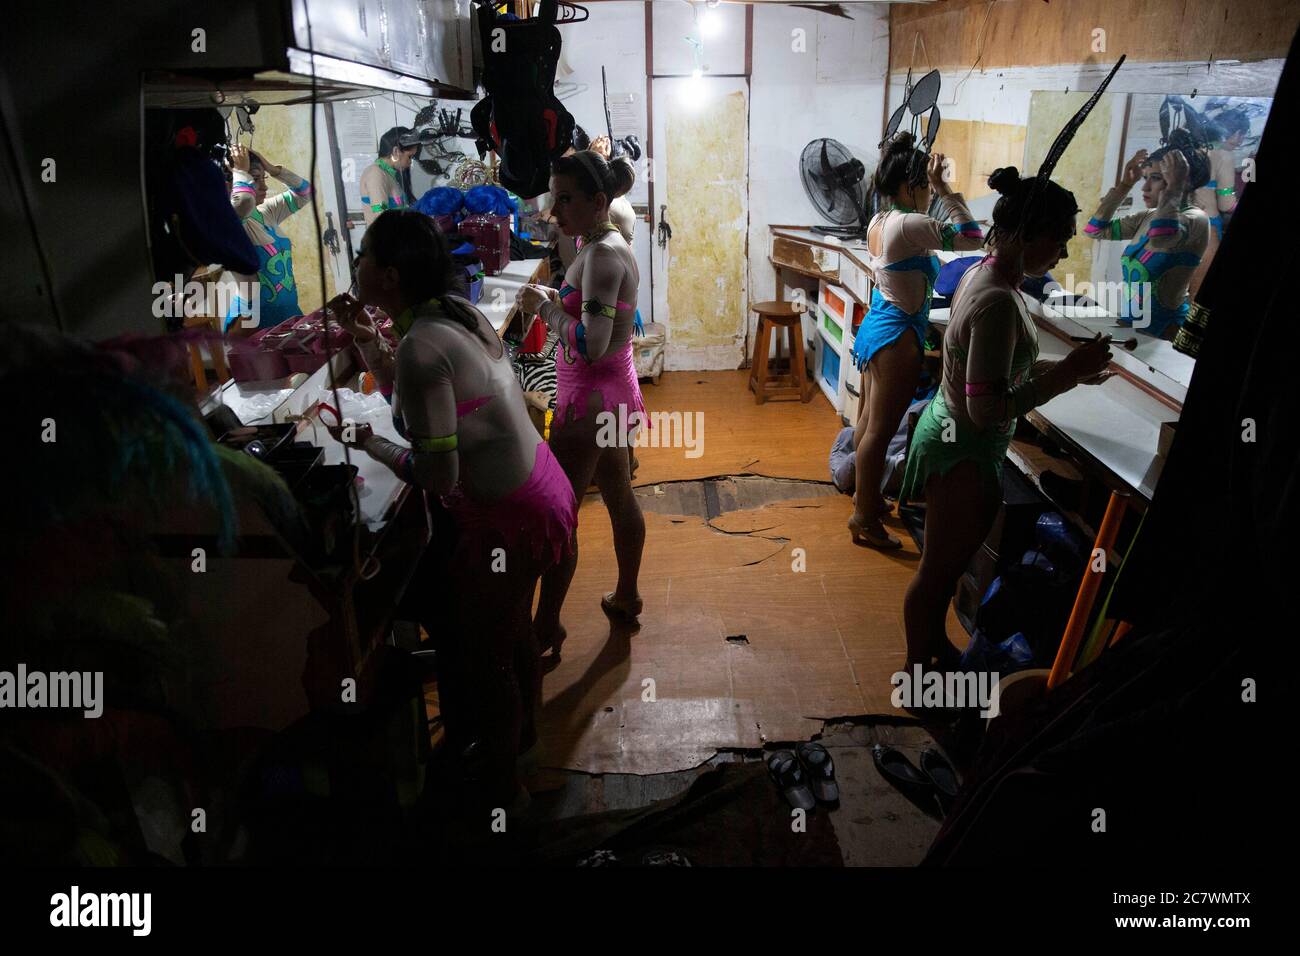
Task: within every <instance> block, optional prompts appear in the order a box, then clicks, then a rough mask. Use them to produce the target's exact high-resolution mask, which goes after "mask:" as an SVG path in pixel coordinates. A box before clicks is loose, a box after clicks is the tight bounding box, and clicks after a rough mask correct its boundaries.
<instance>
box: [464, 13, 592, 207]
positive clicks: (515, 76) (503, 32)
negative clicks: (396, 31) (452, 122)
mask: <svg viewBox="0 0 1300 956" xmlns="http://www.w3.org/2000/svg"><path fill="white" fill-rule="evenodd" d="M495 6H496V5H495V4H494V3H491V2H486V3H484V2H480V4H479V8H478V26H479V38H480V42H481V44H482V52H483V89H484V90H485V91H486V93H487V95H486V96H485V97H484V98H483V99H482V100H481V101H480V102H479V103H478V104H477V105H476V106H475V107H474V109H473V111H472V112H471V113H470V120H471V122H472V123H473V126H474V131H475V132H476V133H477V134H478V135H479V138H480V139H481V140H482V141H484V142H486V143H487V145H488V146H489V148H491V149H493V150H494V151H496V152H497V154H498V155H499V156H500V158H501V164H500V167H499V169H498V178H499V179H500V182H501V185H503V186H505V187H506V188H507V189H509V190H510V191H511V192H514V193H516V194H517V195H519V196H521V197H523V198H524V199H532V198H533V197H534V196H538V195H540V194H542V193H544V192H546V190H547V187H548V184H549V181H550V175H551V161H552V160H554V159H558V158H559V157H560V156H562V155H563V154H564V151H565V150H567V149H568V148H569V145H570V144H571V143H572V142H573V126H574V124H573V117H572V116H571V115H570V114H569V111H568V110H567V109H565V108H564V104H563V103H561V102H560V101H559V100H558V99H557V98H556V96H555V89H554V87H555V68H556V64H557V63H558V62H559V57H560V48H561V40H560V31H559V30H558V29H556V27H555V23H556V18H557V11H558V8H559V4H558V2H557V0H541V8H540V10H539V14H538V16H537V17H535V18H532V19H529V20H517V19H513V18H511V19H506V18H504V17H498V16H497V14H496V11H495V9H494V8H495Z"/></svg>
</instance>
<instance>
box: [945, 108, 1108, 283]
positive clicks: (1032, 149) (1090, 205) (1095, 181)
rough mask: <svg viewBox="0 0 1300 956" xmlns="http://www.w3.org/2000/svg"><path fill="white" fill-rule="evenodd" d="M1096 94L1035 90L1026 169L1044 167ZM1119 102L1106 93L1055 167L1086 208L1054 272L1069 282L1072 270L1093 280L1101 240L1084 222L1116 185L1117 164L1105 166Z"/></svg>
mask: <svg viewBox="0 0 1300 956" xmlns="http://www.w3.org/2000/svg"><path fill="white" fill-rule="evenodd" d="M1091 95H1092V94H1091V93H1089V92H1086V91H1085V92H1079V93H1055V92H1046V91H1042V90H1040V91H1036V92H1035V93H1033V94H1032V95H1031V97H1030V100H1029V137H1028V149H1027V151H1026V156H1027V157H1028V158H1029V169H1028V170H1024V171H1022V172H1023V173H1024V174H1025V175H1028V174H1030V173H1036V172H1038V164H1039V163H1041V162H1042V161H1043V157H1044V156H1046V155H1047V151H1048V149H1050V148H1051V146H1052V142H1053V140H1055V139H1056V137H1057V134H1058V133H1060V132H1061V128H1062V127H1063V126H1064V125H1065V124H1066V123H1067V122H1068V121H1069V119H1070V117H1071V116H1073V115H1074V114H1075V113H1076V112H1077V111H1078V109H1079V107H1081V106H1082V105H1083V104H1084V103H1086V102H1087V100H1088V97H1089V96H1091ZM1114 104H1115V97H1114V96H1113V95H1111V94H1110V93H1103V94H1102V97H1101V99H1100V100H1098V101H1097V105H1096V106H1094V107H1093V108H1092V112H1091V113H1089V114H1088V118H1087V120H1085V121H1084V124H1083V126H1082V127H1080V129H1079V132H1078V133H1077V134H1076V135H1075V137H1074V139H1073V140H1072V141H1071V143H1070V146H1069V148H1068V149H1067V150H1066V151H1065V155H1064V156H1062V157H1061V161H1060V162H1059V163H1057V164H1056V169H1055V170H1054V171H1053V173H1052V181H1053V182H1056V183H1059V184H1060V185H1062V186H1064V187H1065V188H1066V189H1068V190H1070V192H1072V193H1074V200H1075V202H1076V203H1078V206H1079V209H1080V212H1079V215H1078V216H1076V217H1075V223H1076V226H1077V229H1078V235H1076V236H1075V238H1073V239H1071V240H1070V242H1069V243H1068V245H1067V248H1068V249H1069V251H1070V254H1069V256H1067V257H1066V258H1064V259H1062V260H1061V261H1060V262H1059V263H1057V264H1056V267H1055V268H1053V269H1052V278H1053V279H1055V280H1056V281H1057V282H1059V283H1061V284H1062V285H1064V286H1067V287H1069V284H1068V283H1067V282H1066V276H1069V275H1073V276H1074V281H1075V282H1091V281H1092V257H1093V251H1094V247H1095V241H1094V240H1092V239H1087V238H1085V237H1084V235H1083V226H1084V223H1086V222H1087V221H1088V217H1089V216H1090V215H1092V212H1093V210H1094V209H1096V208H1097V203H1098V202H1099V201H1100V200H1101V197H1102V194H1103V193H1105V192H1106V190H1107V189H1109V188H1110V186H1111V185H1112V183H1113V180H1114V170H1110V171H1109V172H1108V171H1107V170H1105V169H1104V168H1103V167H1104V165H1105V162H1106V144H1107V142H1108V141H1109V139H1110V120H1111V110H1112V109H1114ZM939 135H940V136H942V135H943V133H942V132H940V134H939Z"/></svg>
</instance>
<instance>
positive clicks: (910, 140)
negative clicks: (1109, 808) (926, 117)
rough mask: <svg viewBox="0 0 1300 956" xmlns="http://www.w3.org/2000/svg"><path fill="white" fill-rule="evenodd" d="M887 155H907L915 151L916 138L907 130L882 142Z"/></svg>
mask: <svg viewBox="0 0 1300 956" xmlns="http://www.w3.org/2000/svg"><path fill="white" fill-rule="evenodd" d="M883 145H884V150H885V152H887V153H907V152H911V151H912V150H914V149H916V137H915V136H913V135H912V133H911V132H910V131H909V130H902V131H900V132H897V133H895V134H894V135H893V136H891V137H889V139H887V140H885V142H884V144H883Z"/></svg>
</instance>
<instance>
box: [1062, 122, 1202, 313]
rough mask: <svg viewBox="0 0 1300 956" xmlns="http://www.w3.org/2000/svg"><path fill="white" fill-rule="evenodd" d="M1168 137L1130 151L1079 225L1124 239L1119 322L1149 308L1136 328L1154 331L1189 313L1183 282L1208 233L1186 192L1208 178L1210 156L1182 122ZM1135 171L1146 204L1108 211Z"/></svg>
mask: <svg viewBox="0 0 1300 956" xmlns="http://www.w3.org/2000/svg"><path fill="white" fill-rule="evenodd" d="M1180 133H1181V134H1182V135H1179V134H1180ZM1170 140H1171V141H1173V142H1174V143H1175V145H1171V146H1166V147H1164V148H1162V149H1158V150H1156V151H1155V152H1154V153H1152V154H1151V155H1150V156H1148V155H1147V152H1146V150H1144V149H1140V150H1138V151H1137V152H1136V153H1134V154H1133V158H1132V159H1130V160H1129V161H1128V162H1127V163H1126V164H1125V165H1124V170H1123V172H1121V173H1120V178H1119V182H1117V183H1116V184H1115V187H1114V188H1113V189H1112V190H1111V191H1110V192H1108V193H1107V194H1106V195H1105V196H1104V197H1102V200H1101V204H1100V205H1099V206H1098V207H1097V211H1096V212H1095V213H1094V214H1093V216H1092V218H1091V219H1089V220H1088V225H1087V226H1085V227H1084V230H1083V231H1084V234H1085V235H1087V236H1090V237H1092V238H1093V239H1128V240H1130V241H1129V244H1128V245H1127V246H1126V247H1125V248H1124V255H1123V258H1122V259H1121V260H1120V262H1121V264H1122V265H1123V269H1124V300H1125V302H1126V303H1127V308H1128V315H1127V316H1126V317H1121V318H1119V319H1118V322H1119V324H1120V325H1133V321H1134V318H1135V317H1138V316H1142V315H1143V313H1144V311H1145V310H1146V309H1148V308H1149V309H1150V311H1151V315H1150V319H1149V322H1148V324H1147V325H1146V326H1141V325H1137V326H1134V329H1135V330H1136V331H1138V332H1142V333H1144V334H1146V335H1150V336H1154V337H1157V338H1159V337H1160V336H1166V337H1172V336H1173V334H1174V332H1175V331H1177V328H1178V324H1179V323H1180V322H1182V320H1183V316H1185V315H1186V314H1187V312H1188V310H1189V308H1190V307H1189V305H1188V302H1187V284H1188V282H1189V281H1190V280H1191V277H1192V272H1193V271H1194V270H1195V269H1196V267H1197V266H1198V265H1199V264H1200V262H1201V256H1202V255H1204V253H1205V249H1206V245H1207V243H1208V242H1209V236H1210V221H1209V219H1208V218H1207V217H1206V215H1205V213H1204V212H1202V211H1201V210H1200V209H1197V208H1196V207H1195V206H1194V205H1193V204H1192V198H1191V197H1192V192H1193V190H1195V189H1198V188H1199V187H1201V186H1203V185H1204V184H1205V183H1206V182H1207V181H1208V180H1209V178H1210V161H1209V158H1208V157H1207V156H1206V154H1205V150H1203V149H1198V148H1196V147H1195V146H1193V145H1192V144H1191V140H1190V138H1188V137H1187V134H1186V133H1183V132H1182V131H1181V130H1175V131H1174V133H1173V134H1171V136H1170ZM1139 177H1141V178H1142V179H1143V184H1142V201H1143V202H1144V203H1145V204H1146V207H1147V211H1146V212H1136V213H1131V214H1130V215H1127V216H1124V217H1122V218H1120V219H1112V218H1111V217H1112V216H1113V215H1115V210H1116V209H1118V208H1119V204H1120V203H1121V202H1123V201H1124V197H1125V196H1127V195H1128V194H1129V190H1131V189H1132V188H1133V186H1134V185H1135V184H1136V183H1137V181H1138V178H1139ZM1148 298H1149V301H1148Z"/></svg>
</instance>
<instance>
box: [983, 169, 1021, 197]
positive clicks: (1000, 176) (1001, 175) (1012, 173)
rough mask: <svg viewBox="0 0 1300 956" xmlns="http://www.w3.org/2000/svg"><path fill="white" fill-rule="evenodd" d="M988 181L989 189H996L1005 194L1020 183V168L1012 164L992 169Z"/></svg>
mask: <svg viewBox="0 0 1300 956" xmlns="http://www.w3.org/2000/svg"><path fill="white" fill-rule="evenodd" d="M988 182H989V189H994V190H997V191H998V192H999V193H1001V194H1002V195H1003V196H1006V195H1008V194H1010V193H1011V192H1012V191H1013V190H1014V189H1015V188H1016V186H1018V185H1019V184H1020V170H1018V169H1016V167H1014V166H1002V167H1000V168H998V169H995V170H993V173H992V174H991V175H990V176H989V180H988Z"/></svg>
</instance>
